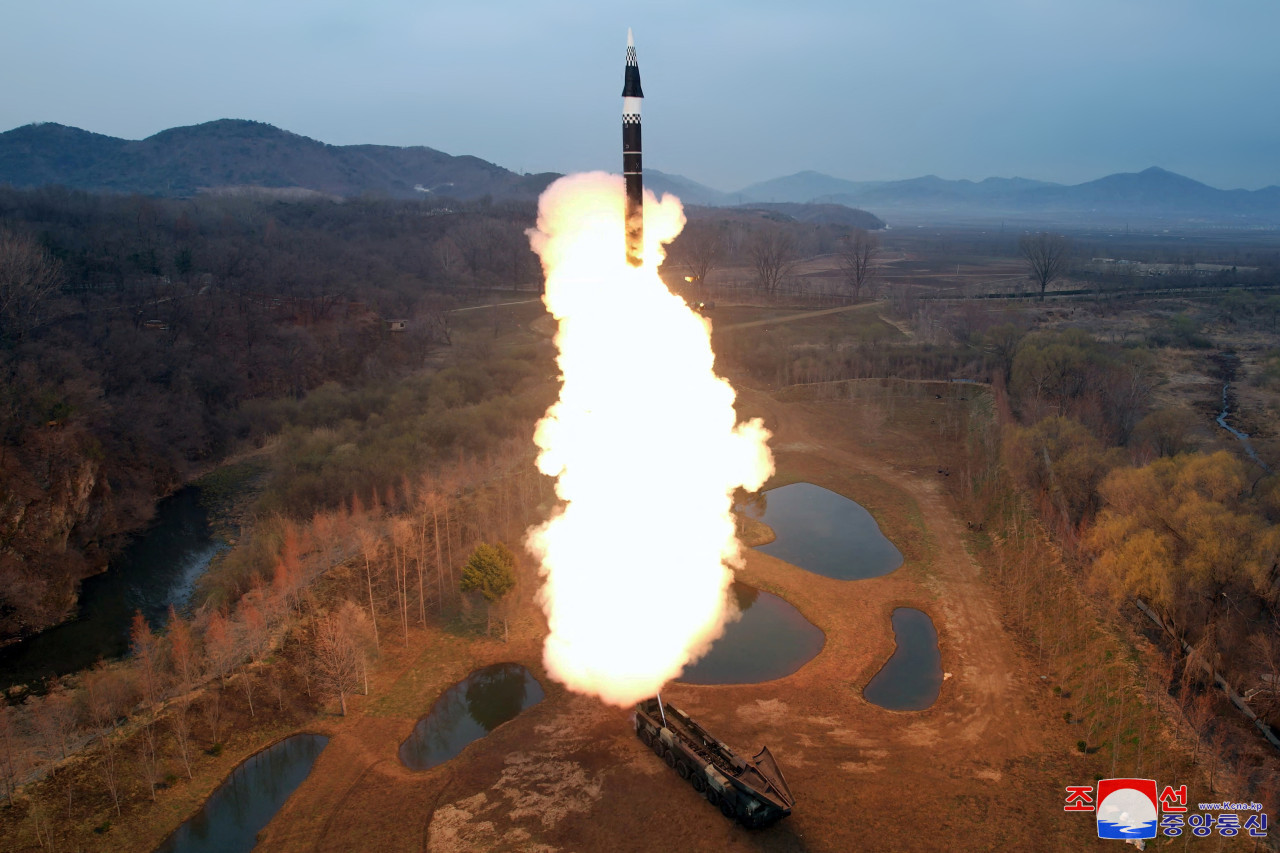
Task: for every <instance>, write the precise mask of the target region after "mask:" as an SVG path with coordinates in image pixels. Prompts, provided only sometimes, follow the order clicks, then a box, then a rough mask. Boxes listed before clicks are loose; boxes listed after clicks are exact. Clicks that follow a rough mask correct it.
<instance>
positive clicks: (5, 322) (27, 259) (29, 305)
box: [0, 229, 63, 340]
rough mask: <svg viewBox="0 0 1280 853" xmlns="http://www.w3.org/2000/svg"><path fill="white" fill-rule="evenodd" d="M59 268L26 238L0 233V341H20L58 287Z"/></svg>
mask: <svg viewBox="0 0 1280 853" xmlns="http://www.w3.org/2000/svg"><path fill="white" fill-rule="evenodd" d="M62 280H63V273H62V266H61V264H59V263H58V261H57V260H55V259H54V258H53V257H52V256H51V255H50V254H49V252H48V251H46V250H45V248H44V247H43V246H41V245H40V244H39V243H37V242H36V241H35V240H32V239H31V238H30V237H27V236H24V235H21V234H15V233H14V232H12V231H9V230H8V229H0V338H12V339H17V340H21V339H22V338H23V337H24V336H25V335H26V333H27V332H29V331H31V329H32V328H34V327H35V326H37V325H39V323H40V320H41V316H42V314H41V312H42V310H43V309H44V308H45V306H46V303H47V302H48V301H49V299H50V298H51V297H52V296H53V294H54V292H55V291H56V290H57V289H58V286H59V285H61V284H62Z"/></svg>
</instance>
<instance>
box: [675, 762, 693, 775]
mask: <svg viewBox="0 0 1280 853" xmlns="http://www.w3.org/2000/svg"><path fill="white" fill-rule="evenodd" d="M689 772H690V771H689V765H688V764H685V763H684V762H683V761H677V762H676V775H677V776H679V777H680V778H681V779H688V778H689Z"/></svg>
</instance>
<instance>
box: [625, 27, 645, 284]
mask: <svg viewBox="0 0 1280 853" xmlns="http://www.w3.org/2000/svg"><path fill="white" fill-rule="evenodd" d="M643 97H644V92H643V91H642V90H641V89H640V64H639V63H638V62H636V43H635V39H633V38H632V37H631V30H627V71H626V78H625V80H624V82H623V85H622V176H623V178H624V179H625V180H626V182H627V263H629V264H631V266H633V267H638V266H640V265H641V264H642V263H643V259H642V258H641V255H642V254H643V250H644V174H643V171H642V167H641V164H640V100H641V99H642V98H643Z"/></svg>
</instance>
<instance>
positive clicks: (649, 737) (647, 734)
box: [640, 729, 653, 747]
mask: <svg viewBox="0 0 1280 853" xmlns="http://www.w3.org/2000/svg"><path fill="white" fill-rule="evenodd" d="M640 742H641V743H643V744H644V745H645V746H649V747H651V746H653V732H651V731H649V730H648V729H641V730H640Z"/></svg>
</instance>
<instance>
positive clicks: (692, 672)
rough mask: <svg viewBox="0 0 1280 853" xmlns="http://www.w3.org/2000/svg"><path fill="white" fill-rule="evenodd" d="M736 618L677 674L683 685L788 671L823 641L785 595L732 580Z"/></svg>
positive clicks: (743, 680)
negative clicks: (697, 658) (701, 655)
mask: <svg viewBox="0 0 1280 853" xmlns="http://www.w3.org/2000/svg"><path fill="white" fill-rule="evenodd" d="M733 594H734V596H735V597H736V598H737V601H738V609H739V610H741V611H742V618H741V619H739V620H738V621H736V622H731V623H729V624H728V625H727V626H725V631H724V636H722V637H721V638H720V639H718V640H716V642H715V644H714V645H713V646H712V647H711V651H709V652H708V653H707V656H706V657H704V658H702V660H700V661H698V662H697V663H695V664H693V665H692V666H690V667H689V668H688V669H686V670H685V671H684V674H683V675H681V676H680V680H681V681H683V682H685V683H687V684H756V683H758V682H761V681H773V680H774V679H775V678H782V677H783V676H786V675H790V674H791V673H793V672H795V671H796V670H797V669H799V668H800V667H802V666H804V665H805V664H806V663H808V662H809V661H810V660H812V659H813V658H814V657H815V656H816V655H817V654H818V652H820V651H822V646H823V644H824V643H825V642H826V637H825V636H824V635H823V633H822V631H821V630H820V629H819V628H818V627H817V626H816V625H814V624H813V623H812V622H810V621H809V620H808V619H806V618H804V615H803V614H802V613H801V612H800V611H799V610H797V609H796V608H795V607H793V606H792V605H791V604H790V603H789V602H788V601H787V600H786V599H783V598H779V597H778V596H776V595H774V594H773V593H771V592H764V591H762V590H758V589H756V588H755V587H753V586H747V585H746V584H745V583H737V582H735V583H734V584H733Z"/></svg>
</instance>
